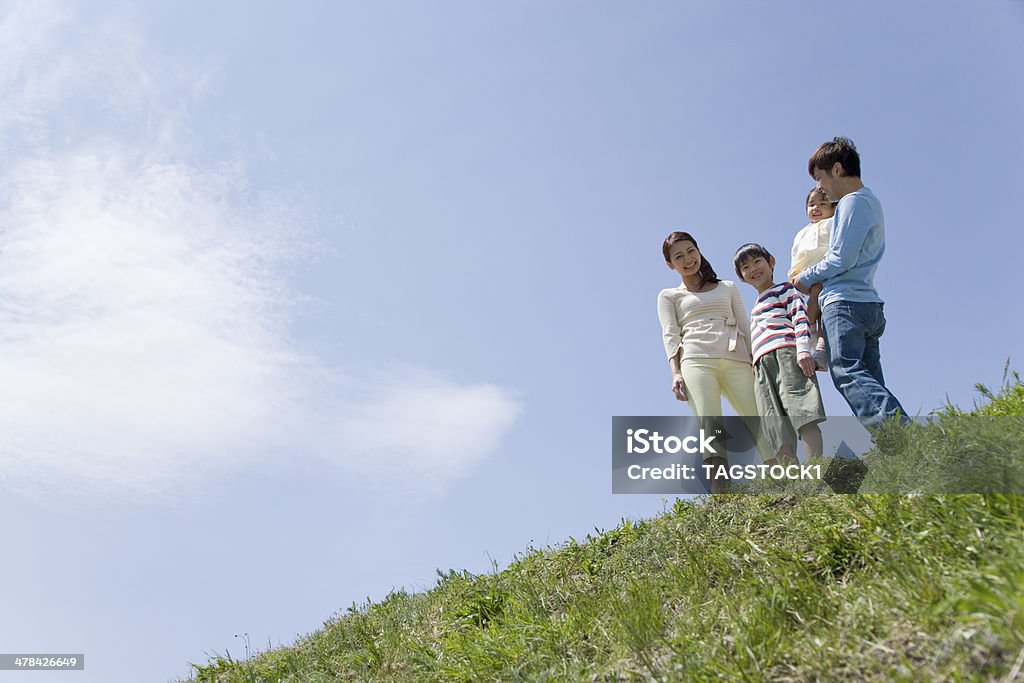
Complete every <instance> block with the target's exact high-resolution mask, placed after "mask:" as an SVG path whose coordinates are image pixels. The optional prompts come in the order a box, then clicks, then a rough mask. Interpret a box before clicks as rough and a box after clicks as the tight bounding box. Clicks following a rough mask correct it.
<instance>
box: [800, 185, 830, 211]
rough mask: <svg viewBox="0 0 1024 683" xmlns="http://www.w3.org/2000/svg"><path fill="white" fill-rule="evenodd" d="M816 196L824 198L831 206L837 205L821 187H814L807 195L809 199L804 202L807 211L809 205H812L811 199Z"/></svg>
mask: <svg viewBox="0 0 1024 683" xmlns="http://www.w3.org/2000/svg"><path fill="white" fill-rule="evenodd" d="M816 194H820V195H821V196H822V197H824V198H825V200H826V201H828V203H829V204H831V205H833V206H835V205H836V202H834V201H832V199H831V198H830V197H829V196H828V193H827V192H825V190H822V189H821V188H819V187H812V188H811V191H810V192H808V193H807V199H805V200H804V208H805V209H806V208H807V205H808V204H810V203H811V197H813V196H814V195H816Z"/></svg>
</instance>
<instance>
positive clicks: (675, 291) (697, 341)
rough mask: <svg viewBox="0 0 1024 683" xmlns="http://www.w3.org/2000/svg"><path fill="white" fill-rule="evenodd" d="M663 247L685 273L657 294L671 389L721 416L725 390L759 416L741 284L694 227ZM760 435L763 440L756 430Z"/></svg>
mask: <svg viewBox="0 0 1024 683" xmlns="http://www.w3.org/2000/svg"><path fill="white" fill-rule="evenodd" d="M662 253H663V254H664V256H665V263H666V264H667V265H668V267H669V268H670V269H671V270H674V271H676V272H677V273H679V275H680V277H681V278H682V283H681V284H680V285H679V286H678V287H675V288H672V289H663V290H661V292H660V293H659V294H658V317H659V318H660V319H661V329H662V332H663V334H664V341H665V352H666V353H667V354H668V363H669V366H670V367H671V368H672V391H673V392H674V393H675V395H676V398H677V399H679V400H680V401H689V403H690V408H691V409H692V410H693V413H694V415H696V416H697V417H698V418H718V417H721V415H722V396H723V395H724V396H725V397H726V398H727V399H728V400H729V403H730V404H731V405H732V407H733V409H734V410H735V411H736V414H737V415H740V416H745V417H752V418H756V416H757V404H756V403H755V401H754V375H753V371H752V369H751V356H750V322H749V321H748V320H747V312H746V309H745V308H744V306H743V298H742V297H741V296H740V292H739V288H738V287H737V286H736V284H735V283H734V282H730V281H728V280H721V279H719V277H718V276H717V275H716V274H715V269H714V268H712V267H711V264H710V263H708V262H707V260H706V259H705V258H704V257H703V256H702V255H701V253H700V248H698V246H697V240H695V239H694V238H693V237H692V236H691V235H690V234H689V233H685V232H673V233H672V234H671V235H669V236H668V237H667V238H666V239H665V243H664V244H663V245H662ZM748 427H749V428H750V431H751V434H752V435H759V428H758V427H757V425H756V422H755V423H748ZM755 440H757V441H758V443H760V440H759V439H758V437H757V436H755ZM704 463H705V464H707V465H725V464H727V460H726V458H725V457H723V456H713V457H711V458H707V459H705V461H704ZM716 469H718V468H717V467H716ZM727 483H728V482H727V480H726V479H719V478H716V479H713V480H712V482H711V484H712V490H713V491H720V490H723V489H724V487H725V486H726V485H727Z"/></svg>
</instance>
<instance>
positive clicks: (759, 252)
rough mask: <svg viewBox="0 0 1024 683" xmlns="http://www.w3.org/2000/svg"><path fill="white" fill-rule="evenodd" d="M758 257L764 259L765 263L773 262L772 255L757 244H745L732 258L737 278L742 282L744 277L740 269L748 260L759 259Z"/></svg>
mask: <svg viewBox="0 0 1024 683" xmlns="http://www.w3.org/2000/svg"><path fill="white" fill-rule="evenodd" d="M758 256H760V257H761V258H763V259H764V260H765V261H769V262H770V261H771V260H772V255H771V253H770V252H769V251H768V250H767V249H765V248H764V247H762V246H761V245H760V244H755V243H754V242H750V243H748V244H744V245H743V246H742V247H740V248H739V249H737V250H736V255H735V256H733V257H732V265H733V267H734V268H735V269H736V276H737V277H738V278H739V279H740V280H741V281H742V280H743V276H742V275H741V274H740V268H741V267H742V266H743V264H744V263H746V262H747V261H748V260H750V259H752V258H757V257H758Z"/></svg>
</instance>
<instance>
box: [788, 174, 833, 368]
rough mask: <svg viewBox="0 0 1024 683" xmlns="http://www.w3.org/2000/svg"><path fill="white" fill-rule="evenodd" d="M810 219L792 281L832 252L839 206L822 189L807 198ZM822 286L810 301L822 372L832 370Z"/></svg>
mask: <svg viewBox="0 0 1024 683" xmlns="http://www.w3.org/2000/svg"><path fill="white" fill-rule="evenodd" d="M806 209H807V219H808V220H809V221H810V223H808V224H807V225H805V226H804V227H803V228H802V229H801V230H800V232H798V233H797V234H796V237H794V238H793V250H792V259H793V260H792V265H791V266H790V268H789V273H788V276H789V279H790V281H792V280H793V279H795V278H796V276H797V275H799V274H800V273H802V272H803V271H805V270H807V269H808V268H810V267H811V266H813V265H814V264H816V263H819V262H821V260H822V259H823V258H825V254H826V253H827V252H828V240H829V238H830V237H831V235H832V219H833V218H834V216H835V214H836V203H835V202H833V201H832V200H831V199H829V198H828V196H827V195H826V194H825V193H824V192H823V191H822V190H819V189H818V188H814V189H812V190H811V191H810V192H809V193H808V194H807V206H806ZM821 288H822V284H821V283H820V282H819V283H818V284H816V285H814V286H813V287H811V288H810V292H811V293H810V295H809V296H808V298H807V321H808V323H809V324H810V331H811V345H812V349H813V350H812V351H811V356H812V357H813V358H814V364H815V366H816V367H817V369H818V371H819V372H821V371H825V370H828V354H827V353H826V351H825V337H824V336H823V335H822V334H821V327H820V323H821V308H820V307H819V305H818V295H819V294H821Z"/></svg>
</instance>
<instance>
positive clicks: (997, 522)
mask: <svg viewBox="0 0 1024 683" xmlns="http://www.w3.org/2000/svg"><path fill="white" fill-rule="evenodd" d="M982 389H983V393H984V391H987V390H984V388H982ZM986 397H987V399H988V400H987V402H986V403H985V404H984V405H981V406H976V407H975V409H974V410H972V411H969V412H967V413H964V412H962V411H959V410H957V409H955V408H953V407H951V406H948V407H947V408H946V409H945V410H944V411H943V412H944V413H945V415H944V417H943V420H944V421H945V422H944V425H945V426H939V425H935V426H934V427H923V428H921V430H922V431H920V432H918V433H916V434H915V435H914V439H913V441H914V442H915V443H917V444H920V443H929V441H928V440H929V439H930V438H933V437H934V436H935V435H934V434H931V433H930V432H929V430H932V429H940V430H945V431H943V435H948V434H949V433H950V431H949V430H950V429H953V428H955V425H956V424H959V423H958V422H957V421H958V420H959V421H963V424H966V425H968V427H965V429H970V430H974V432H975V433H974V435H975V436H976V437H977V439H975V441H978V442H980V443H988V442H991V440H992V439H994V438H996V437H997V436H998V437H1000V438H1005V437H1006V430H1005V428H1000V427H999V426H998V425H992V426H990V427H986V426H981V427H979V426H978V425H977V424H976V423H974V422H970V419H971V418H974V417H976V416H978V415H1002V416H1011V419H1013V420H1014V424H1016V425H1019V424H1021V423H1022V422H1024V420H1022V419H1020V418H1021V417H1022V416H1024V385H1022V384H1021V383H1020V381H1019V378H1018V379H1017V382H1016V383H1015V384H1013V385H1006V386H1004V387H1003V389H1002V390H1001V391H1000V392H999V394H998V395H994V394H992V393H991V392H988V393H987V394H986ZM1013 416H1015V417H1013ZM949 420H952V421H953V422H948V421H949ZM1002 424H1004V425H1005V424H1006V423H1002ZM985 429H991V430H993V434H988V433H978V430H985ZM996 431H999V432H1000V433H999V434H995V433H994V432H996ZM1015 443H1017V444H1018V445H1019V443H1020V441H1019V440H1018V441H1016V442H1015ZM913 446H914V444H910V447H911V448H912V447H913ZM903 447H904V448H907V447H908V446H907V444H903ZM925 450H926V449H925ZM917 452H919V453H920V452H922V448H918V449H917ZM887 476H888V475H887ZM866 483H867V482H866ZM1022 665H1024V496H1017V495H986V496H982V495H909V496H908V495H858V496H833V495H802V494H794V493H784V494H781V495H779V494H773V495H767V494H766V495H756V496H755V495H746V496H717V497H713V498H707V499H704V500H701V501H698V502H687V501H676V502H675V504H674V506H673V508H672V509H671V510H669V511H666V512H665V513H664V514H662V515H661V516H658V517H656V518H653V519H649V520H644V521H641V522H631V521H624V522H623V523H622V525H621V526H619V527H618V528H616V529H612V530H610V531H606V532H598V533H596V534H595V535H592V536H590V535H588V536H587V538H586V539H584V540H583V541H576V540H571V541H570V542H568V543H566V544H563V545H561V546H559V547H555V548H546V549H542V550H536V549H531V550H530V551H529V552H527V553H525V554H524V555H522V556H520V557H519V558H517V559H516V561H514V562H513V563H512V565H511V566H510V567H509V568H508V569H506V570H504V571H496V572H494V573H493V574H489V575H482V576H474V575H470V574H468V573H464V572H463V573H460V572H455V571H450V572H448V573H441V572H439V575H438V581H437V586H436V587H435V588H433V589H431V590H429V591H426V592H423V593H418V594H408V593H406V592H404V591H400V592H397V593H394V594H392V595H390V596H388V597H387V598H386V599H385V600H383V601H381V602H379V603H369V604H365V605H362V606H353V607H352V608H350V609H349V610H348V611H347V613H345V614H342V615H340V616H338V617H337V618H335V619H332V620H331V621H329V622H328V623H326V624H325V625H324V628H323V629H321V630H320V631H317V632H315V633H313V634H311V635H309V636H307V637H305V638H303V639H302V640H300V641H299V642H297V643H295V644H294V645H293V646H291V647H283V648H279V649H276V650H271V651H268V652H264V653H261V654H259V655H256V656H254V657H252V658H251V659H249V660H247V661H235V660H233V659H232V658H231V657H230V656H229V655H228V654H225V655H223V656H217V657H215V658H213V659H212V660H211V661H210V662H208V663H207V664H204V665H193V666H194V669H195V671H194V679H192V680H199V681H204V682H207V681H208V682H211V683H212V682H215V681H216V682H218V683H220V682H229V681H230V682H234V681H239V682H241V681H246V682H249V681H268V682H269V681H346V680H351V681H364V680H369V681H396V680H397V681H453V680H454V681H487V680H524V681H544V680H550V681H618V680H687V681H690V680H696V681H703V680H752V681H755V680H779V681H815V680H835V679H840V680H842V679H848V680H872V681H889V680H992V681H996V680H999V681H1002V680H1014V679H1019V680H1024V674H1021V673H1020V670H1021V667H1022Z"/></svg>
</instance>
